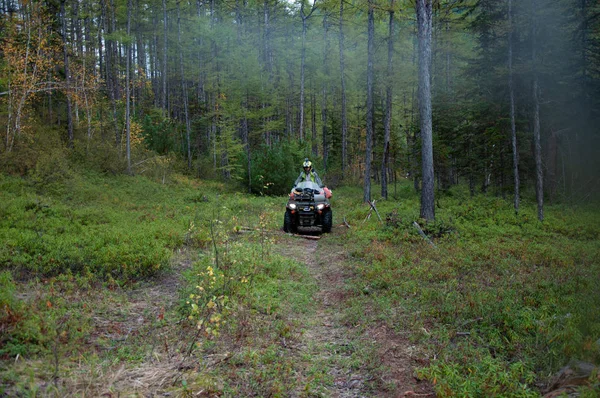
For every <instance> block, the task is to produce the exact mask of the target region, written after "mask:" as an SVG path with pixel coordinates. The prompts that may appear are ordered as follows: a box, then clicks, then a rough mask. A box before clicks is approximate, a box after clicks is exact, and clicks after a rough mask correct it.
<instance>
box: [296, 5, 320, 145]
mask: <svg viewBox="0 0 600 398" xmlns="http://www.w3.org/2000/svg"><path fill="white" fill-rule="evenodd" d="M315 5H316V0H315V2H314V3H313V5H312V7H311V9H310V12H309V13H308V14H305V12H304V2H302V5H301V6H300V18H302V55H301V59H300V110H299V114H300V120H299V124H300V125H299V127H298V137H299V138H300V141H302V140H304V80H305V79H304V69H305V64H306V29H307V27H306V21H307V20H308V19H309V18H310V16H311V15H312V13H313V12H314V11H315V9H316V8H315Z"/></svg>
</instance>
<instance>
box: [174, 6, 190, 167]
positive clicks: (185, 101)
mask: <svg viewBox="0 0 600 398" xmlns="http://www.w3.org/2000/svg"><path fill="white" fill-rule="evenodd" d="M179 3H180V2H179V1H178V2H177V44H178V45H179V69H180V72H181V92H182V94H181V95H182V96H183V111H184V116H185V143H186V146H187V163H188V169H189V170H191V169H192V143H191V140H190V135H191V131H190V130H191V127H190V115H189V110H188V108H189V107H188V93H187V83H186V80H185V71H184V67H183V45H182V44H181V11H180V5H179Z"/></svg>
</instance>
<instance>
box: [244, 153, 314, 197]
mask: <svg viewBox="0 0 600 398" xmlns="http://www.w3.org/2000/svg"><path fill="white" fill-rule="evenodd" d="M309 150H310V149H309V148H308V147H307V146H306V145H304V146H302V144H298V143H295V142H293V143H285V142H284V143H279V144H278V145H274V146H273V147H271V148H269V147H263V148H262V150H260V151H258V152H254V153H253V156H252V166H251V174H252V175H251V181H250V185H251V189H252V192H253V193H257V194H260V195H285V194H287V193H288V192H289V191H290V189H291V188H292V185H293V183H294V181H295V180H296V178H298V174H300V171H301V170H302V167H301V166H302V162H303V160H304V158H305V157H306V156H304V154H307V153H309ZM243 161H244V162H245V161H246V160H243ZM312 161H313V163H316V161H317V159H312ZM245 180H246V181H248V174H247V172H246V175H245Z"/></svg>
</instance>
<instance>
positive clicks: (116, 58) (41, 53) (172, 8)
mask: <svg viewBox="0 0 600 398" xmlns="http://www.w3.org/2000/svg"><path fill="white" fill-rule="evenodd" d="M420 11H423V14H419V12H420ZM0 12H1V14H2V19H1V23H0V40H1V42H2V51H1V52H0V56H1V61H2V63H1V69H0V101H1V112H0V121H1V123H0V124H1V125H2V126H3V128H4V129H3V130H4V133H3V139H2V143H1V144H0V165H1V167H2V168H3V169H4V170H7V171H9V172H12V173H21V174H26V173H28V172H31V171H32V170H36V167H37V170H38V172H39V169H40V165H39V161H40V159H41V160H44V161H45V162H46V163H45V164H47V165H52V166H46V167H48V168H50V169H53V170H54V169H56V167H57V166H56V165H57V164H61V159H63V158H65V159H66V158H69V159H75V160H78V161H80V162H83V163H87V164H89V165H92V166H94V167H99V168H101V169H103V170H106V171H111V172H128V173H130V174H143V173H146V174H149V173H151V172H152V173H155V174H156V176H157V178H160V177H161V175H162V177H163V178H164V176H165V170H167V169H169V168H175V167H180V168H182V169H187V170H189V171H190V172H191V173H193V174H194V175H196V176H198V177H211V178H215V177H216V178H222V179H225V180H227V181H232V182H234V181H235V182H236V183H241V184H242V186H243V187H244V189H247V190H249V191H253V192H257V193H258V192H260V193H263V194H264V193H266V194H280V193H283V192H285V191H286V190H288V189H289V184H290V183H291V181H293V179H294V178H295V176H296V174H297V172H298V170H299V167H300V164H301V159H303V158H304V157H310V158H311V159H313V163H314V164H315V166H316V168H317V169H318V171H319V173H320V174H321V175H322V176H324V177H325V179H326V180H327V181H328V183H329V184H330V185H336V184H342V183H359V182H360V181H363V180H364V186H365V200H368V199H369V198H371V197H372V196H373V194H372V193H371V191H370V184H371V181H375V182H377V183H380V184H381V187H382V191H381V196H383V197H387V196H388V184H390V183H393V182H394V181H396V180H397V179H399V178H405V177H408V178H411V179H413V180H414V186H415V188H416V189H421V187H422V186H423V188H424V190H425V188H426V189H430V188H431V192H433V188H432V187H433V184H435V187H436V188H437V190H438V191H444V190H446V189H448V188H449V187H451V186H452V185H454V184H458V183H459V182H465V183H468V184H469V187H470V190H471V193H472V194H475V193H478V192H490V193H494V194H498V195H506V196H507V197H510V196H513V197H514V206H515V210H516V211H518V208H519V198H520V197H521V196H528V197H531V198H533V196H534V195H535V196H536V197H537V204H538V217H539V218H540V219H543V203H544V199H545V200H552V201H554V200H568V201H581V200H589V199H590V198H591V197H592V195H595V194H597V193H598V191H599V190H600V178H599V176H598V174H597V171H598V169H599V168H598V166H599V164H598V162H599V159H600V157H599V156H597V155H598V149H597V148H598V147H599V146H598V144H599V143H600V142H599V141H600V140H599V138H600V137H599V131H598V127H597V126H599V125H600V95H599V94H600V5H598V4H597V2H594V1H586V0H560V1H553V2H546V1H540V0H524V1H514V0H480V1H474V0H464V1H462V0H452V1H451V0H445V1H443V0H439V1H431V0H419V1H416V2H415V1H403V0H389V1H388V0H386V1H383V0H377V1H374V0H369V1H345V0H342V1H337V0H336V1H330V0H317V1H315V2H310V1H300V2H286V1H279V0H263V1H254V0H235V1H234V0H231V1H226V2H225V1H214V0H213V1H174V0H160V1H159V0H153V1H143V0H127V1H125V0H104V1H100V2H97V1H90V0H65V1H60V0H49V1H41V2H31V1H13V0H2V1H0ZM419 15H422V16H421V17H419ZM427 24H429V25H427ZM423 28H426V29H424V30H423ZM427 45H428V46H429V49H428V51H429V55H427V54H425V55H423V53H422V51H423V50H427V48H426V47H425V46H427ZM420 50H421V52H420ZM419 71H420V72H421V73H420V72H419ZM424 72H427V73H424ZM420 88H421V89H422V90H421V91H420ZM427 103H429V104H430V106H429V108H430V109H429V111H427V110H425V111H423V108H421V109H420V108H419V105H421V106H424V105H426V104H427ZM424 126H425V130H423V128H424ZM427 126H430V127H427ZM428 129H430V130H431V131H430V132H428V131H426V130H428ZM422 131H423V132H424V134H423V135H422V134H421V132H422ZM429 134H431V142H432V148H433V157H432V158H431V159H429V158H425V161H424V162H423V163H424V164H423V165H422V164H421V163H422V162H421V159H422V155H421V154H422V145H421V144H422V143H423V142H426V140H423V138H426V137H427V135H429ZM423 153H425V152H423ZM150 165H152V166H150ZM423 170H427V171H426V175H423ZM431 170H433V171H431ZM429 173H431V174H429ZM427 175H430V176H432V177H427ZM365 176H366V178H365ZM423 177H427V178H423ZM422 182H423V184H422ZM377 195H379V193H377ZM425 196H426V195H423V197H422V198H423V199H422V201H426V202H429V203H433V196H431V197H425ZM422 215H423V216H424V217H425V218H433V214H431V215H428V214H423V208H422Z"/></svg>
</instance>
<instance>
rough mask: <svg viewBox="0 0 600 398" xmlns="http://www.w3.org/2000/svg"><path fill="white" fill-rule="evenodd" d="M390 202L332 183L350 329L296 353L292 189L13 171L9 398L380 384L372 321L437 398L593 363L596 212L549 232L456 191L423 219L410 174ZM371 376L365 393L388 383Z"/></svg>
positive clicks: (3, 212) (4, 280) (522, 384)
mask: <svg viewBox="0 0 600 398" xmlns="http://www.w3.org/2000/svg"><path fill="white" fill-rule="evenodd" d="M373 192H377V190H376V187H374V190H373ZM395 195H396V197H395V198H393V199H390V200H388V201H384V200H377V202H376V204H377V208H378V210H379V214H380V215H381V216H382V218H383V220H382V221H381V222H380V221H379V220H378V218H377V216H376V214H371V217H370V218H368V214H369V208H368V207H367V206H365V205H364V204H362V203H361V202H362V191H361V190H360V188H353V187H339V188H337V189H336V190H335V193H334V198H333V199H332V204H333V208H334V212H335V215H334V225H336V226H337V225H340V224H341V223H342V221H343V220H346V221H347V222H348V223H349V225H350V226H351V228H349V229H347V230H346V232H345V233H344V234H331V235H328V236H327V239H322V240H321V241H320V242H319V250H318V252H317V254H318V257H319V258H318V259H317V260H316V261H318V262H321V265H323V264H326V262H328V261H340V264H339V266H340V267H341V268H340V269H344V270H345V271H347V274H348V276H347V279H345V280H344V283H345V291H344V292H343V297H340V300H341V301H340V303H338V304H339V306H340V307H339V308H341V311H340V313H339V314H337V315H339V317H340V321H341V323H342V325H343V326H344V327H346V329H345V330H347V331H348V333H347V335H346V336H345V337H346V339H345V340H344V341H332V342H322V341H313V342H312V343H311V344H309V345H308V346H306V347H304V348H303V349H302V350H300V351H298V350H297V349H295V348H294V347H298V346H299V345H301V344H304V341H305V338H306V336H305V333H306V332H307V331H309V330H311V328H314V327H315V322H318V320H317V319H315V301H314V297H315V294H316V293H317V291H318V286H317V283H316V281H315V279H314V276H313V275H311V271H310V270H309V268H308V266H307V264H305V263H304V262H303V261H301V259H296V258H294V256H289V255H288V256H284V255H281V254H278V251H277V250H274V248H275V246H276V245H291V244H293V241H288V240H287V239H292V238H288V237H286V236H285V235H283V234H281V233H279V229H280V227H281V222H282V214H283V213H282V209H283V203H284V202H285V199H284V198H278V197H255V196H250V195H247V194H242V193H239V192H235V191H232V190H230V189H228V188H227V187H225V186H224V185H222V184H219V183H209V182H201V181H196V180H191V179H188V178H185V177H179V176H172V177H171V178H170V179H169V181H167V183H166V184H164V183H161V182H155V181H152V180H150V179H146V178H143V177H126V176H111V177H108V176H104V175H100V174H96V173H93V172H81V173H71V174H70V175H69V176H68V178H67V179H65V180H63V181H62V182H60V183H52V184H46V185H40V184H39V183H37V182H36V181H32V180H28V179H21V178H15V177H8V176H0V239H1V240H2V241H3V242H6V244H4V245H3V246H2V247H0V327H1V330H2V334H1V336H0V395H3V394H6V395H19V396H34V395H43V396H45V395H66V394H71V395H100V394H103V393H109V394H125V395H128V394H133V395H135V394H138V395H143V394H147V393H155V392H157V391H160V392H164V393H171V394H177V395H186V394H192V393H196V392H198V391H204V392H205V393H206V394H208V395H210V394H213V395H223V396H245V395H252V394H254V395H259V396H286V395H287V394H289V392H290V391H294V392H295V393H297V394H298V395H301V396H323V395H327V391H330V389H331V388H332V386H333V385H334V382H335V378H334V377H333V376H332V373H331V372H332V369H342V370H344V371H345V372H351V373H352V372H358V371H363V370H365V369H366V371H368V373H369V374H372V375H380V376H382V375H384V374H385V372H386V371H387V370H386V369H385V367H384V366H383V365H382V361H381V359H382V358H379V357H378V355H382V354H381V353H380V352H378V351H377V347H376V343H375V342H373V340H372V339H367V338H365V336H368V332H369V330H372V329H373V328H376V327H378V326H379V325H383V326H385V328H386V330H390V331H391V333H395V334H396V335H398V336H406V338H407V339H409V340H410V344H412V345H414V346H415V347H416V348H415V351H414V353H413V354H412V355H413V357H414V358H416V359H418V360H419V363H421V364H422V366H421V367H420V368H419V369H418V377H420V378H423V379H426V380H429V381H430V382H431V383H433V384H434V386H435V389H436V391H437V393H438V394H440V395H442V396H537V395H539V394H540V391H542V390H543V387H544V385H545V383H547V381H548V380H549V378H550V377H551V376H552V375H553V374H554V373H555V372H556V371H557V370H558V369H559V368H561V367H562V366H564V365H566V364H567V363H568V362H569V361H570V360H571V359H577V360H581V361H587V362H591V363H595V364H597V363H598V362H599V361H600V347H599V346H598V341H599V339H600V311H599V310H598V309H599V308H600V289H599V286H598V283H597V282H598V280H600V261H599V257H600V244H599V243H598V242H599V241H600V239H599V238H600V212H599V211H598V209H597V207H595V206H593V205H592V204H588V205H586V206H565V205H561V204H556V205H547V206H546V209H545V210H546V220H545V221H544V222H543V223H540V222H538V221H537V219H536V216H535V208H534V204H533V203H530V202H527V201H526V200H525V201H523V203H522V209H521V211H520V213H519V215H515V214H514V211H513V210H512V207H511V204H510V203H509V202H508V201H505V200H502V199H500V198H496V197H490V196H476V197H473V198H471V197H469V196H468V194H467V193H466V192H462V191H461V187H457V188H455V189H454V190H451V191H450V192H449V193H448V194H446V195H444V196H441V197H438V199H437V201H438V206H437V208H436V212H437V213H436V222H435V223H429V224H427V223H425V222H424V221H423V220H419V218H418V209H419V203H418V196H417V195H416V194H415V193H414V192H413V190H412V186H411V184H410V183H401V184H399V185H398V186H397V187H396V190H395ZM414 221H417V222H419V224H420V225H421V227H422V228H423V230H424V231H425V233H427V234H428V236H430V237H431V238H432V240H433V242H434V243H435V245H436V248H433V247H432V246H430V245H428V244H427V243H426V242H425V241H424V240H423V238H422V237H421V236H420V235H419V234H418V233H417V231H416V229H415V228H414V226H413V222H414ZM341 247H343V251H344V252H345V255H344V258H342V259H336V258H333V257H328V254H327V253H328V251H337V252H339V251H340V250H341V249H340V248H341ZM594 377H595V376H594ZM132 380H138V381H140V380H143V383H144V384H143V385H145V386H146V387H145V388H142V387H139V385H138V384H135V383H133V382H132ZM377 380H378V378H377V377H373V378H371V379H369V380H364V383H365V385H366V387H365V388H367V389H368V390H369V391H378V390H381V389H393V386H386V385H382V383H383V382H379V381H377ZM136 386H138V387H136ZM597 388H598V381H597V380H596V379H594V380H592V381H590V382H588V383H587V384H586V386H584V387H581V392H582V393H583V394H588V396H593V395H592V394H593V393H594V392H595V390H594V389H597ZM388 392H390V393H393V390H388ZM400 392H403V391H400Z"/></svg>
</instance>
